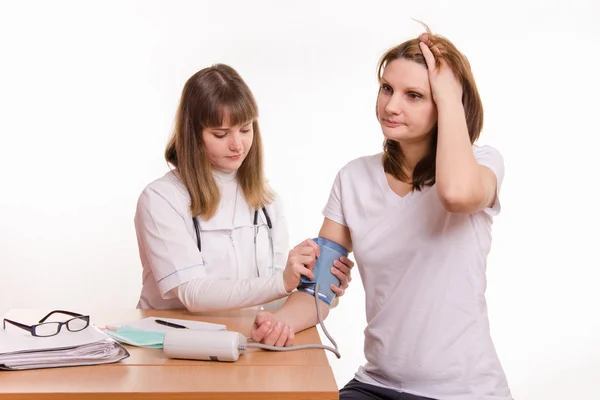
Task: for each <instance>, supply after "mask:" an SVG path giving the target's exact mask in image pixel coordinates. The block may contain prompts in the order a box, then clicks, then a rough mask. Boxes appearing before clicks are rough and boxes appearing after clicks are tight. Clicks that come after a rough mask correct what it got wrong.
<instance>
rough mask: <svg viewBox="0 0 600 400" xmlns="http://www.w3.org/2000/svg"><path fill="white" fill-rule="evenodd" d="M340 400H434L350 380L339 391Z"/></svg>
mask: <svg viewBox="0 0 600 400" xmlns="http://www.w3.org/2000/svg"><path fill="white" fill-rule="evenodd" d="M340 400H435V399H432V398H430V397H421V396H415V395H414V394H410V393H400V392H397V391H395V390H391V389H385V388H382V387H379V386H373V385H368V384H366V383H362V382H359V381H357V380H356V379H352V380H351V381H350V382H348V383H347V384H346V386H344V387H343V388H342V389H341V390H340Z"/></svg>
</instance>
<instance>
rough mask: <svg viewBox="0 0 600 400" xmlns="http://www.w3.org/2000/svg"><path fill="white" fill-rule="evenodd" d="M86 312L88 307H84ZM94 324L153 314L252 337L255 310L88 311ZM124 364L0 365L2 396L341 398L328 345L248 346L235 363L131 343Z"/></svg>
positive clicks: (18, 314) (15, 314)
mask: <svg viewBox="0 0 600 400" xmlns="http://www.w3.org/2000/svg"><path fill="white" fill-rule="evenodd" d="M47 311H48V310H17V311H12V312H10V313H9V314H7V317H8V318H12V319H16V320H18V321H21V322H24V323H35V322H36V321H37V320H39V318H40V317H41V316H43V315H45V313H46V312H47ZM78 311H80V312H86V311H85V310H78ZM89 314H90V316H91V319H90V321H91V323H93V324H95V325H97V326H99V327H103V326H104V325H105V324H111V323H118V322H122V321H132V320H136V319H141V318H145V317H150V316H156V317H168V318H181V319H192V320H198V321H206V322H214V323H219V324H225V325H226V326H227V329H228V330H233V331H238V332H241V333H242V334H244V335H246V336H249V335H250V328H251V326H252V322H253V320H254V314H255V312H253V311H247V310H243V311H235V312H229V313H225V314H219V315H208V314H204V315H201V314H192V313H189V312H187V311H184V310H177V311H162V310H112V311H108V310H105V311H98V312H89ZM295 343H296V344H308V343H321V340H320V338H319V334H318V332H317V330H316V328H311V329H308V330H306V331H304V332H300V333H299V334H297V335H296V339H295ZM126 347H127V350H128V351H129V353H130V354H131V356H130V357H129V358H127V359H125V360H123V361H121V362H119V363H115V364H108V365H95V366H85V367H68V368H54V369H38V370H30V371H0V398H2V399H3V400H4V399H6V400H9V399H29V398H35V399H41V400H43V399H53V400H54V399H75V398H77V399H80V398H86V399H94V400H98V399H106V398H111V399H131V400H135V399H149V400H156V399H173V400H183V399H257V400H258V399H261V400H262V399H294V400H299V399H328V400H331V399H337V398H338V388H337V385H336V382H335V379H334V376H333V372H332V370H331V367H330V366H329V362H328V361H327V357H326V355H325V351H324V350H321V349H309V350H298V351H288V352H271V351H264V350H260V349H248V351H247V352H245V353H244V354H243V355H242V356H241V357H240V359H239V360H238V361H236V362H234V363H226V362H209V361H193V360H174V359H168V358H167V357H166V356H165V354H164V352H163V351H162V349H145V348H138V347H133V346H126Z"/></svg>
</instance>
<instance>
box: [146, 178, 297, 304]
mask: <svg viewBox="0 0 600 400" xmlns="http://www.w3.org/2000/svg"><path fill="white" fill-rule="evenodd" d="M213 175H214V177H215V181H216V183H217V186H218V187H219V190H220V192H221V201H220V204H219V207H218V209H217V212H216V214H215V215H214V216H213V217H212V218H211V219H209V220H202V219H200V220H199V225H200V231H201V232H200V238H201V245H202V251H201V252H200V251H198V247H197V242H196V232H195V229H194V224H193V220H192V216H191V213H190V197H189V194H188V192H187V190H186V188H185V186H184V185H183V183H182V182H181V180H180V179H179V177H178V174H177V172H176V171H171V172H168V173H167V174H165V175H164V176H163V177H162V178H159V179H157V180H155V181H154V182H152V183H150V184H149V185H148V186H147V187H146V188H145V189H144V190H143V192H142V194H141V195H140V197H139V200H138V204H137V210H136V215H135V228H136V234H137V239H138V246H139V253H140V259H141V262H142V267H143V283H142V291H141V295H140V299H139V302H138V308H143V309H147V308H155V309H173V308H184V303H183V302H182V300H184V299H183V298H181V296H183V295H182V294H181V293H179V294H178V289H177V288H178V287H179V286H180V285H182V286H181V287H182V288H184V287H186V285H184V284H186V283H187V282H190V283H198V280H203V283H204V284H205V289H206V290H207V292H206V296H204V298H203V297H202V296H200V297H198V296H195V298H194V299H193V300H192V302H193V303H194V304H193V305H192V306H190V304H186V305H187V306H188V308H190V307H192V308H196V309H198V310H213V309H214V310H218V309H222V308H223V304H225V303H227V305H228V308H242V307H244V306H249V304H248V303H253V304H258V303H256V302H257V301H264V302H269V301H271V300H274V299H277V298H281V297H284V296H285V295H287V294H289V293H287V292H286V291H285V288H284V285H283V278H282V272H283V269H284V268H285V264H286V261H287V255H288V251H289V236H288V230H287V224H286V221H285V218H284V216H283V213H282V206H281V201H280V200H279V198H278V197H276V199H275V201H274V202H273V203H272V204H270V205H267V207H266V208H267V212H268V214H269V217H270V219H271V222H272V226H273V227H272V229H271V236H272V241H273V251H271V244H270V241H269V235H268V229H269V228H268V227H267V224H266V219H265V216H264V214H263V212H262V210H260V211H259V216H258V226H257V227H255V225H254V224H253V219H254V209H251V208H250V206H249V205H248V204H247V203H246V200H245V198H244V196H243V193H242V190H241V188H238V184H237V180H236V177H235V173H229V174H226V173H223V172H218V171H215V172H214V173H213ZM255 229H258V233H257V235H256V246H255V243H254V237H255ZM255 251H256V253H255ZM273 253H274V257H273ZM255 256H256V260H255ZM221 284H223V285H226V286H219V285H221ZM179 291H181V288H180V289H179ZM211 291H212V292H211ZM224 291H227V292H224ZM188 302H189V300H188ZM208 303H210V304H208Z"/></svg>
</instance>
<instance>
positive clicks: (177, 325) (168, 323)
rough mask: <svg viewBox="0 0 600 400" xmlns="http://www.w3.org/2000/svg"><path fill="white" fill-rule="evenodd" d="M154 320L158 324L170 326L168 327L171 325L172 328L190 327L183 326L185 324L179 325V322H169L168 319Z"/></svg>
mask: <svg viewBox="0 0 600 400" xmlns="http://www.w3.org/2000/svg"><path fill="white" fill-rule="evenodd" d="M154 321H156V323H157V324H160V325H164V326H168V327H171V328H178V329H189V328H188V327H187V326H183V325H179V324H174V323H172V322H168V321H163V320H162V319H155V320H154Z"/></svg>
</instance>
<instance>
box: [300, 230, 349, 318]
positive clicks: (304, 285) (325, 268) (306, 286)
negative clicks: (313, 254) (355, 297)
mask: <svg viewBox="0 0 600 400" xmlns="http://www.w3.org/2000/svg"><path fill="white" fill-rule="evenodd" d="M313 240H314V241H315V243H317V244H318V245H319V249H320V255H319V257H318V258H317V263H316V265H315V269H314V270H313V273H314V274H315V279H313V280H310V279H308V278H307V277H306V276H304V275H302V276H301V277H300V284H299V285H298V290H299V291H301V292H306V293H308V294H310V295H312V296H314V295H315V287H316V284H317V282H319V293H318V296H319V299H320V300H321V301H323V302H325V303H326V304H327V305H328V306H330V305H331V302H332V301H333V299H334V298H335V293H334V292H333V290H331V288H330V286H331V284H333V285H335V286H339V285H340V280H339V279H338V278H336V277H335V275H333V274H332V273H331V268H332V267H333V262H334V261H335V260H339V259H340V257H342V256H345V257H348V254H349V251H348V250H346V249H345V248H344V247H342V246H340V245H339V244H337V243H335V242H332V241H331V240H327V239H324V238H316V239H313Z"/></svg>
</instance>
